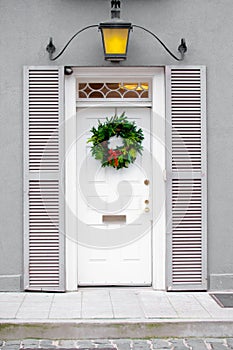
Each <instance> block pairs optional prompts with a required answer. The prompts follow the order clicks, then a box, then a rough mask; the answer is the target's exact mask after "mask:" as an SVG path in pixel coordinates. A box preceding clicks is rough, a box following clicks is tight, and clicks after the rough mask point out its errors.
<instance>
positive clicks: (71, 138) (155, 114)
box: [64, 67, 166, 290]
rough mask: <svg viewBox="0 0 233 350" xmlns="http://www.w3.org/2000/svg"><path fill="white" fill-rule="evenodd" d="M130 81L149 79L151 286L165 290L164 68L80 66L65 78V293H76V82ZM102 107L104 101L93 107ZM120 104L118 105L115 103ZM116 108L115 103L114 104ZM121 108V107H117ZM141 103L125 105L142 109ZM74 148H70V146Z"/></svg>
mask: <svg viewBox="0 0 233 350" xmlns="http://www.w3.org/2000/svg"><path fill="white" fill-rule="evenodd" d="M77 77H79V78H87V79H91V78H98V77H99V78H100V79H101V78H102V79H103V78H106V77H109V78H110V77H111V78H114V77H115V78H117V79H119V77H124V78H127V80H129V79H130V78H135V77H136V78H138V80H140V77H143V78H146V77H147V78H148V79H151V80H152V103H151V108H152V123H151V125H152V130H151V133H152V134H151V140H152V141H151V142H152V145H151V146H152V147H151V149H152V168H153V189H152V193H153V225H152V286H153V289H156V290H165V287H166V285H165V280H166V278H165V275H166V269H165V264H166V215H165V214H166V213H165V198H166V196H165V193H166V191H165V184H166V183H165V180H166V178H165V151H166V145H165V70H164V67H95V68H94V67H85V68H83V67H80V68H75V69H74V73H73V75H71V76H67V77H66V79H65V149H66V152H65V154H66V156H65V164H64V166H65V179H66V180H65V202H66V206H65V208H66V212H65V235H66V257H65V262H66V290H77V284H78V281H77V275H78V271H77V269H78V265H77V253H78V249H77V231H76V147H75V140H76V79H77ZM100 104H101V105H103V101H101V102H96V103H95V104H94V105H93V106H95V107H97V106H100ZM118 104H119V103H118ZM114 105H115V106H116V105H117V103H115V102H114ZM119 105H120V104H119ZM145 105H146V104H145V103H143V102H137V103H136V104H135V103H130V102H129V103H127V106H145ZM72 146H73V147H72Z"/></svg>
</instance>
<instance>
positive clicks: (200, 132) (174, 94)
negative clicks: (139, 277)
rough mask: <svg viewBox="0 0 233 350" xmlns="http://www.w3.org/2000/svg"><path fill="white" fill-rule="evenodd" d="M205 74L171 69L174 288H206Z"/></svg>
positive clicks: (170, 181) (171, 279) (199, 70)
mask: <svg viewBox="0 0 233 350" xmlns="http://www.w3.org/2000/svg"><path fill="white" fill-rule="evenodd" d="M204 73H205V70H204V68H203V67H168V68H167V87H168V89H167V99H168V119H169V120H168V123H169V127H168V128H169V135H168V145H169V150H168V151H169V152H168V154H167V171H168V174H169V175H168V205H167V213H168V216H169V217H168V222H169V225H168V231H169V233H170V240H169V257H170V263H171V267H170V271H169V281H168V289H169V290H194V289H196V290H203V289H206V261H205V242H206V221H205V220H206V219H205V213H206V210H205V206H206V164H205V144H204V143H205V135H204V132H205V95H204V93H205V79H204V77H205V75H204ZM169 220H170V221H169Z"/></svg>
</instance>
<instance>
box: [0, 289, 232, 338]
mask: <svg viewBox="0 0 233 350" xmlns="http://www.w3.org/2000/svg"><path fill="white" fill-rule="evenodd" d="M167 336H168V337H171V336H173V337H177V336H178V337H183V336H199V337H200V336H208V337H231V336H233V308H225V309H224V308H221V307H220V306H219V305H218V304H217V303H216V302H215V301H214V300H213V299H212V298H211V297H210V295H209V294H208V293H200V292H196V293H194V292H193V293H187V292H186V293H184V292H179V293H178V292H177V293H175V292H169V293H168V292H160V291H153V290H151V289H148V288H100V289H97V288H96V289H92V288H91V289H89V288H86V289H84V288H83V289H79V291H77V292H72V293H0V338H3V339H20V338H25V337H31V338H50V339H55V338H56V339H64V338H66V339H75V338H76V339H77V338H80V339H93V338H122V337H123V338H127V337H128V338H132V337H133V338H145V337H167Z"/></svg>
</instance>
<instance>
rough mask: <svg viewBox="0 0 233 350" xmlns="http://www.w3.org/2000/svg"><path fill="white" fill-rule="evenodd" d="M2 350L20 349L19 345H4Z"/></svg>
mask: <svg viewBox="0 0 233 350" xmlns="http://www.w3.org/2000/svg"><path fill="white" fill-rule="evenodd" d="M2 348H3V350H19V349H20V345H13V344H12V345H4V346H3V347H2Z"/></svg>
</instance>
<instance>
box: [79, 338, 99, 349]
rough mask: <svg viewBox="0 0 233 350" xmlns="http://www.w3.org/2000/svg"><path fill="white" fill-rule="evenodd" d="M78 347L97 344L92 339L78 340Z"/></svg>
mask: <svg viewBox="0 0 233 350" xmlns="http://www.w3.org/2000/svg"><path fill="white" fill-rule="evenodd" d="M77 347H78V348H79V349H83V348H94V347H95V345H94V343H93V342H92V341H91V340H78V341H77Z"/></svg>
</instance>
